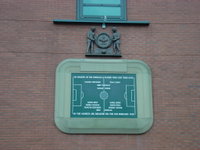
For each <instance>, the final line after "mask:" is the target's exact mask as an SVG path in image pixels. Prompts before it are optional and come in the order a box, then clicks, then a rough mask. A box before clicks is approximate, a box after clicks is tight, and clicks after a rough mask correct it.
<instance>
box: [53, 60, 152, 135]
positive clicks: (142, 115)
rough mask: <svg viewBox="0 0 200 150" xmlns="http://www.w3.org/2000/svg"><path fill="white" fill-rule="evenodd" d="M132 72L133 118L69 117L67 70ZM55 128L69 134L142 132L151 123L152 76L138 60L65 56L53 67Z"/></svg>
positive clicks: (69, 87)
mask: <svg viewBox="0 0 200 150" xmlns="http://www.w3.org/2000/svg"><path fill="white" fill-rule="evenodd" d="M72 73H104V74H106V73H108V74H110V73H113V74H136V76H137V78H136V82H137V118H73V117H71V74H72ZM54 120H55V124H56V126H57V128H58V129H59V130H60V131H62V132H64V133H69V134H142V133H145V132H147V131H148V130H149V129H150V128H151V127H152V125H153V102H152V76H151V69H150V67H149V66H148V65H147V64H146V63H144V62H143V61H140V60H124V59H120V60H114V59H106V60H103V59H65V60H63V61H62V62H61V63H59V65H58V66H57V69H56V81H55V113H54Z"/></svg>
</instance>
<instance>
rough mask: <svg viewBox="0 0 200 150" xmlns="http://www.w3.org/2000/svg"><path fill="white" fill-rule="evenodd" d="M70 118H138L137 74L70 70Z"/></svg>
mask: <svg viewBox="0 0 200 150" xmlns="http://www.w3.org/2000/svg"><path fill="white" fill-rule="evenodd" d="M71 82H72V84H71V117H72V118H137V105H136V103H137V95H136V93H137V92H136V90H137V88H136V74H107V73H72V74H71Z"/></svg>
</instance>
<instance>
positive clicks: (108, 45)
mask: <svg viewBox="0 0 200 150" xmlns="http://www.w3.org/2000/svg"><path fill="white" fill-rule="evenodd" d="M95 31H96V28H94V27H92V28H91V29H90V30H89V31H88V33H87V50H86V56H113V57H121V50H120V33H119V32H118V31H117V28H115V27H113V28H112V35H111V36H110V35H109V34H108V33H105V32H102V33H100V34H98V35H96V34H95Z"/></svg>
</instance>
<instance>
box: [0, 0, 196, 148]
mask: <svg viewBox="0 0 200 150" xmlns="http://www.w3.org/2000/svg"><path fill="white" fill-rule="evenodd" d="M127 1H128V6H127V7H128V19H129V20H131V21H132V20H149V21H151V25H150V26H149V27H139V26H117V28H118V29H119V31H120V33H121V34H122V40H121V43H122V44H121V49H122V53H123V57H122V58H123V59H140V60H143V61H145V62H146V63H148V64H149V65H150V67H151V68H152V74H153V97H154V117H155V119H154V126H153V128H152V129H151V130H150V131H149V132H147V133H146V134H143V135H67V134H63V133H61V132H60V131H58V129H57V128H56V127H55V125H54V119H53V113H54V86H55V80H54V78H55V69H56V66H57V64H58V63H59V62H60V61H61V60H63V59H66V58H85V56H84V53H85V48H86V39H85V34H86V33H87V31H88V29H89V28H90V27H91V25H54V24H53V23H52V19H75V18H76V17H75V16H76V6H75V0H35V1H31V0H1V1H0V149H1V150H199V149H200V9H199V8H200V1H199V0H180V1H178V0H127ZM96 28H97V32H101V31H106V32H110V30H111V26H108V28H107V29H106V30H103V29H101V27H100V25H99V26H96Z"/></svg>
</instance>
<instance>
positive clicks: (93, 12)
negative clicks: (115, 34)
mask: <svg viewBox="0 0 200 150" xmlns="http://www.w3.org/2000/svg"><path fill="white" fill-rule="evenodd" d="M83 15H84V16H108V17H109V16H118V17H120V16H121V8H120V7H97V6H96V7H95V6H84V7H83Z"/></svg>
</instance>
